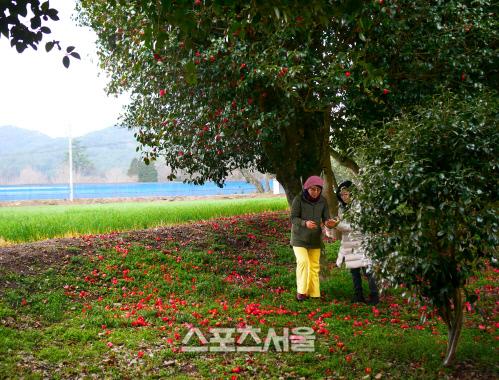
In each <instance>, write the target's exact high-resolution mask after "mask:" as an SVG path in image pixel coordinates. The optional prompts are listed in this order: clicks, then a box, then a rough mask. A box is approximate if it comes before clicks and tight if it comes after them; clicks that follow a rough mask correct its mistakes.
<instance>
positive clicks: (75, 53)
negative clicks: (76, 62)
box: [70, 51, 80, 59]
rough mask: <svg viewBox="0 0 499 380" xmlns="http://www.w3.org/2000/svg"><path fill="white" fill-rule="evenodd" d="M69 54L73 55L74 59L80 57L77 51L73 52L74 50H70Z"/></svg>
mask: <svg viewBox="0 0 499 380" xmlns="http://www.w3.org/2000/svg"><path fill="white" fill-rule="evenodd" d="M70 56H71V57H74V58H76V59H80V55H79V54H78V53H77V52H75V51H74V52H72V53H71V54H70Z"/></svg>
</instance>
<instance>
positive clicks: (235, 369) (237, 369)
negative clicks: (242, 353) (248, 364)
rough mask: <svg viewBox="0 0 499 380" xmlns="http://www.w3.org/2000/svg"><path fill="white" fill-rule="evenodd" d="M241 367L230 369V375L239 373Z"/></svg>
mask: <svg viewBox="0 0 499 380" xmlns="http://www.w3.org/2000/svg"><path fill="white" fill-rule="evenodd" d="M241 371H242V370H241V367H239V366H237V367H235V368H232V373H241Z"/></svg>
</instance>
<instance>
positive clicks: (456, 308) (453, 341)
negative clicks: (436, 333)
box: [440, 288, 464, 367]
mask: <svg viewBox="0 0 499 380" xmlns="http://www.w3.org/2000/svg"><path fill="white" fill-rule="evenodd" d="M463 309H464V303H463V290H462V289H461V288H456V289H454V293H453V294H452V295H451V296H450V299H449V300H448V302H447V304H446V305H445V306H442V307H441V308H440V315H441V317H442V319H443V320H444V321H445V323H446V324H447V329H448V338H447V352H446V353H445V358H444V362H443V365H444V366H446V367H448V366H450V365H451V364H452V363H453V361H454V359H455V356H456V349H457V344H458V342H459V337H460V336H461V331H462V327H463V320H464V313H463Z"/></svg>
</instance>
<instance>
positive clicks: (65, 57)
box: [62, 55, 69, 69]
mask: <svg viewBox="0 0 499 380" xmlns="http://www.w3.org/2000/svg"><path fill="white" fill-rule="evenodd" d="M62 64H63V65H64V67H65V68H66V69H67V68H68V67H69V57H68V56H67V55H66V56H64V58H63V59H62Z"/></svg>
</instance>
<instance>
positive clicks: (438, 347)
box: [0, 212, 499, 380]
mask: <svg viewBox="0 0 499 380" xmlns="http://www.w3.org/2000/svg"><path fill="white" fill-rule="evenodd" d="M288 239H289V220H288V215H287V212H270V213H261V214H252V215H247V216H232V217H225V218H220V219H216V220H209V221H203V222H196V223H188V224H184V225H179V226H169V227H165V228H160V229H156V230H151V231H142V232H140V233H139V232H132V231H130V232H126V233H124V234H120V235H116V234H105V235H95V234H93V235H87V236H83V237H82V238H80V239H74V240H75V244H73V245H71V246H70V245H68V246H67V247H59V248H58V249H59V250H61V252H60V254H61V255H66V256H64V257H67V259H66V260H64V261H62V260H61V262H60V263H59V265H54V263H52V265H50V268H48V266H47V267H46V268H43V267H40V269H39V270H38V271H36V273H33V272H30V273H29V274H26V273H24V272H23V270H24V269H25V268H24V267H23V266H19V265H18V266H17V267H16V266H12V267H11V268H10V269H5V268H0V294H1V299H0V378H32V379H38V378H56V379H57V378H116V379H121V378H131V379H135V378H177V379H186V378H207V379H208V378H210V379H211V378H221V379H237V378H247V379H249V378H262V379H263V378H275V379H278V378H286V379H287V378H331V379H332V378H334V379H338V378H343V379H371V378H373V379H378V380H379V379H436V378H442V379H490V378H497V377H498V376H499V368H498V361H497V350H498V345H497V342H498V339H499V334H498V332H499V329H498V327H499V321H498V319H497V311H498V298H497V289H498V286H499V281H498V274H497V271H496V270H494V269H493V268H488V270H487V271H485V272H484V273H482V274H481V275H480V276H479V277H477V278H475V279H474V280H473V283H472V284H471V288H472V289H473V290H474V291H475V292H476V293H477V294H479V296H480V300H479V301H478V303H477V304H476V305H471V307H470V309H469V310H467V311H466V322H465V328H464V331H463V336H462V339H461V341H460V344H459V347H458V351H457V362H456V366H454V367H451V368H445V369H444V368H442V367H441V361H442V355H443V353H444V352H445V345H446V328H445V326H444V324H443V323H442V321H441V320H440V319H439V318H438V317H437V316H436V315H435V314H434V313H433V312H432V310H429V309H426V307H425V306H424V305H419V304H417V303H414V302H407V295H403V292H402V291H401V290H398V289H389V290H387V292H386V293H385V295H384V296H383V298H382V302H381V303H380V304H379V305H378V306H376V307H370V306H366V305H357V304H354V305H352V304H350V302H349V299H350V296H351V294H352V285H351V278H350V274H349V272H348V271H347V270H344V269H338V268H333V266H332V263H333V262H334V260H335V257H336V254H337V250H338V242H332V241H328V242H327V244H326V254H325V255H323V259H322V270H321V289H322V294H323V299H321V300H308V301H305V302H302V303H299V302H296V301H295V300H294V296H295V276H294V268H295V263H294V256H293V253H292V250H291V248H290V247H289V245H288ZM35 256H36V252H35ZM34 259H35V257H34ZM250 327H251V328H253V329H260V330H249V328H250ZM299 327H302V328H305V329H307V330H306V331H308V332H312V333H311V334H310V335H309V336H310V337H313V338H315V339H314V340H313V341H308V342H309V343H310V342H312V343H313V345H311V346H308V347H309V348H311V349H312V350H311V351H310V352H300V351H297V349H300V348H304V347H305V348H306V347H307V346H304V345H300V344H302V343H304V342H305V339H306V337H302V336H301V335H303V331H305V330H303V331H302V330H299V331H297V330H293V329H296V328H299ZM217 329H218V330H217ZM220 329H229V330H220ZM230 329H232V330H230ZM237 329H240V330H237ZM241 329H246V330H241ZM285 329H288V330H285ZM244 331H246V332H248V331H252V334H248V333H245V332H244ZM273 332H275V334H273ZM189 333H191V334H192V336H191V338H190V339H187V337H188V334H189ZM232 333H233V334H232ZM245 334H246V335H245ZM286 334H288V335H286ZM235 337H237V338H238V339H243V338H244V339H243V340H242V341H241V342H240V344H239V345H237V344H235ZM203 338H204V339H203ZM224 338H225V340H226V343H227V345H226V346H222V343H221V342H223V340H224ZM258 339H260V341H259V342H258ZM203 341H204V343H202V342H203ZM286 344H287V346H286ZM189 347H190V348H191V349H200V350H203V351H202V352H186V351H189ZM220 349H223V350H225V351H228V350H233V351H230V352H220V351H219V350H220ZM249 349H257V350H259V351H260V352H248V350H249ZM217 350H218V351H217ZM223 350H222V351H223Z"/></svg>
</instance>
